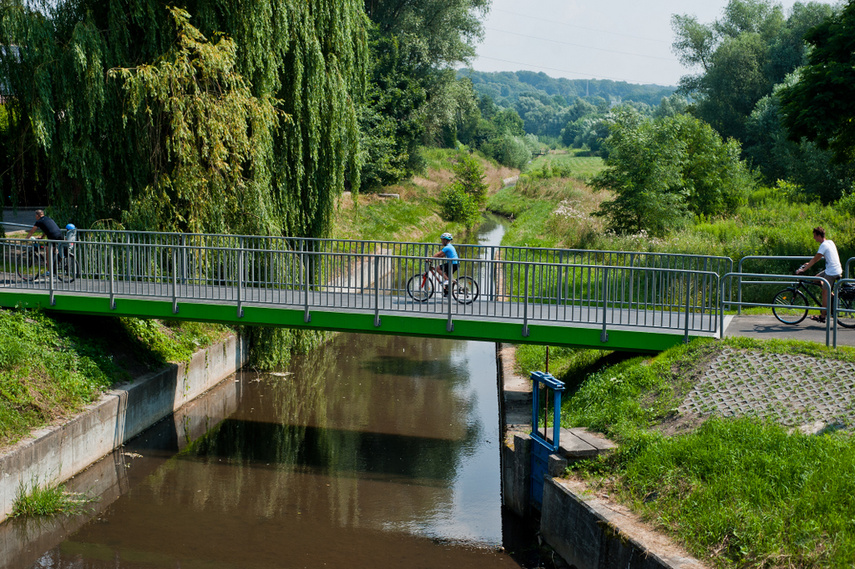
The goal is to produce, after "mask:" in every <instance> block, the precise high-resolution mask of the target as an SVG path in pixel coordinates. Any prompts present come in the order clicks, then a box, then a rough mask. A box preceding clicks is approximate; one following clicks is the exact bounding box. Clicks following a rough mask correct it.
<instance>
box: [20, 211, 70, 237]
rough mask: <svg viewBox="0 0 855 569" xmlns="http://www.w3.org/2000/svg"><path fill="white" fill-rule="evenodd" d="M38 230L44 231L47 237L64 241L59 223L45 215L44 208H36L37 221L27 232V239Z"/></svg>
mask: <svg viewBox="0 0 855 569" xmlns="http://www.w3.org/2000/svg"><path fill="white" fill-rule="evenodd" d="M37 230H40V231H41V232H42V233H44V235H45V237H47V238H48V239H52V240H54V241H62V231H60V230H59V225H57V224H56V222H55V221H54V220H52V219H51V218H49V217H48V216H46V215H45V211H44V210H43V209H37V210H36V223H35V224H34V225H33V228H32V229H30V231H29V232H28V233H27V239H29V238H30V237H32V236H33V233H35V232H36V231H37Z"/></svg>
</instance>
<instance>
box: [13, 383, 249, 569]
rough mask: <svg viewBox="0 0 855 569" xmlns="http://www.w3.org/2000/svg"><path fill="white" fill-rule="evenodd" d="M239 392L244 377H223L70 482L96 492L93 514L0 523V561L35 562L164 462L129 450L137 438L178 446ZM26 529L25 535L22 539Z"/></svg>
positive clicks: (230, 408) (228, 407) (221, 413)
mask: <svg viewBox="0 0 855 569" xmlns="http://www.w3.org/2000/svg"><path fill="white" fill-rule="evenodd" d="M240 398H241V384H240V383H238V382H235V381H221V382H220V383H219V384H217V385H216V386H215V387H214V388H213V389H210V390H208V391H206V392H205V393H203V394H202V395H201V396H200V397H197V398H196V399H194V400H193V401H191V402H189V403H188V404H186V405H184V406H183V407H181V408H180V409H178V410H177V411H175V413H173V414H172V417H171V419H167V420H166V421H161V422H159V423H158V424H156V425H155V426H154V428H152V429H150V430H149V431H148V432H146V434H144V435H143V436H142V437H140V438H138V439H136V440H134V441H133V442H132V443H131V444H130V445H129V446H127V447H124V448H122V449H118V450H116V451H114V452H112V453H110V454H108V455H107V456H105V457H103V458H102V459H100V460H98V461H96V462H95V464H92V465H91V466H89V467H88V468H86V470H84V471H83V472H81V473H79V474H77V475H75V476H74V478H72V479H71V480H69V481H68V482H66V487H67V489H68V490H69V491H71V492H80V493H83V494H85V495H87V496H97V497H98V499H97V500H96V501H94V502H92V503H90V504H87V505H86V508H87V509H91V510H92V515H89V516H70V517H66V516H53V517H47V518H40V519H23V520H14V522H11V523H5V524H0V567H9V568H11V567H32V566H33V565H34V564H35V563H37V562H38V560H39V558H40V557H41V556H42V555H43V554H44V552H45V551H48V550H49V549H52V548H54V547H56V546H57V545H58V544H60V543H62V541H63V540H64V539H65V538H66V536H68V535H70V534H72V533H74V532H75V531H77V530H78V529H79V528H80V527H82V526H83V525H84V524H86V523H88V522H89V521H90V520H91V519H92V518H93V517H96V516H97V514H98V513H100V512H102V511H104V510H106V509H107V508H108V507H110V505H111V504H112V503H113V502H115V501H116V500H117V499H119V498H120V497H121V496H122V495H123V494H125V493H126V492H127V491H128V489H129V488H132V487H134V486H135V485H136V484H140V483H141V482H142V481H143V480H145V479H147V478H148V477H149V476H150V475H151V474H153V473H154V472H156V470H157V468H159V467H160V466H161V465H162V461H160V460H150V461H139V460H138V458H140V457H139V455H135V454H134V453H133V452H128V450H131V451H132V450H133V449H134V448H135V447H136V446H137V445H138V444H139V445H141V448H147V449H151V448H161V447H160V446H159V445H160V444H164V445H166V446H165V447H164V448H167V449H169V450H170V451H171V450H173V447H172V444H175V443H177V450H179V451H180V450H182V449H184V448H185V447H186V446H187V445H188V444H189V443H191V442H193V441H195V440H196V439H198V438H199V437H201V436H203V435H204V434H205V433H207V432H208V431H209V430H210V429H211V428H213V427H214V426H216V425H217V424H219V422H220V421H222V420H223V419H225V418H226V417H229V416H230V415H231V414H232V413H234V412H235V410H237V407H238V404H239V403H240ZM158 441H160V442H158ZM132 464H133V468H130V467H131V465H132ZM22 533H23V534H25V535H26V539H22Z"/></svg>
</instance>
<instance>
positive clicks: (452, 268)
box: [443, 261, 460, 277]
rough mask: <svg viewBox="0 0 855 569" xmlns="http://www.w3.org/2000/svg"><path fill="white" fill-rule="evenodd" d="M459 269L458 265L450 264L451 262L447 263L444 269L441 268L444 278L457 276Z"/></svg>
mask: <svg viewBox="0 0 855 569" xmlns="http://www.w3.org/2000/svg"><path fill="white" fill-rule="evenodd" d="M459 267H460V264H459V263H452V262H451V261H448V262H447V263H445V267H444V268H443V269H444V270H445V276H447V277H453V276H454V275H456V274H457V269H458V268H459Z"/></svg>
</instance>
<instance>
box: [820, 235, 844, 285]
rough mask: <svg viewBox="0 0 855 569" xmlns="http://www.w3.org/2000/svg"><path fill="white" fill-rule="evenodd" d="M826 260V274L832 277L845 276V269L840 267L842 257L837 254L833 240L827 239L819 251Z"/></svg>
mask: <svg viewBox="0 0 855 569" xmlns="http://www.w3.org/2000/svg"><path fill="white" fill-rule="evenodd" d="M817 253H819V254H820V255H822V257H823V258H824V259H825V274H826V275H828V276H830V277H839V276H840V275H842V274H843V267H842V266H841V265H840V255H838V254H837V246H836V245H835V244H834V241H832V240H831V239H826V240H825V241H823V242H822V243H820V244H819V251H817Z"/></svg>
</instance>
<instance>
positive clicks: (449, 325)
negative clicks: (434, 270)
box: [437, 272, 454, 332]
mask: <svg viewBox="0 0 855 569" xmlns="http://www.w3.org/2000/svg"><path fill="white" fill-rule="evenodd" d="M446 277H447V279H448V280H447V281H446V285H445V286H446V287H447V288H448V294H446V295H444V298H445V302H446V303H447V304H448V322H446V324H445V331H446V332H454V322H453V321H452V319H451V296H452V294H451V278H452V277H453V275H452V273H451V272H449V273H448V275H446ZM440 286H442V284H441V283H440ZM437 292H440V293H442V291H441V290H440V291H437Z"/></svg>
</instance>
